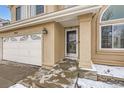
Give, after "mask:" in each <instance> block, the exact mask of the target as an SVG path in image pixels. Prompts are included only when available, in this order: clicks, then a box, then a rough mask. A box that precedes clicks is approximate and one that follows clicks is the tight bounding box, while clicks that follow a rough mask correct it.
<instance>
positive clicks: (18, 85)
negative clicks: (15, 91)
mask: <svg viewBox="0 0 124 93" xmlns="http://www.w3.org/2000/svg"><path fill="white" fill-rule="evenodd" d="M9 88H27V87H25V86H24V85H22V84H15V85H13V86H10V87H9Z"/></svg>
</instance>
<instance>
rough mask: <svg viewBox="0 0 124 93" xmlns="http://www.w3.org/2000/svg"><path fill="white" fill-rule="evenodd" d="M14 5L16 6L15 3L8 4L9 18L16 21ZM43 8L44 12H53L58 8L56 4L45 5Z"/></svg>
mask: <svg viewBox="0 0 124 93" xmlns="http://www.w3.org/2000/svg"><path fill="white" fill-rule="evenodd" d="M16 7H17V5H11V6H10V10H11V20H12V21H11V22H15V21H16ZM44 9H45V10H44V13H50V12H55V11H57V10H58V6H57V5H45V7H44ZM28 12H29V13H30V11H28ZM29 13H27V14H29ZM27 17H29V15H27ZM29 18H30V17H29Z"/></svg>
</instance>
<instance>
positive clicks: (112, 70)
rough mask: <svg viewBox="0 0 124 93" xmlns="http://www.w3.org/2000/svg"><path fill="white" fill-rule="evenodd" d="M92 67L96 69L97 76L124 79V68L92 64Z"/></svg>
mask: <svg viewBox="0 0 124 93" xmlns="http://www.w3.org/2000/svg"><path fill="white" fill-rule="evenodd" d="M94 67H95V68H96V71H97V73H98V74H101V75H108V76H113V77H119V78H124V67H117V66H106V65H96V64H94Z"/></svg>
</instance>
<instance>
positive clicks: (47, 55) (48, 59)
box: [0, 22, 55, 66]
mask: <svg viewBox="0 0 124 93" xmlns="http://www.w3.org/2000/svg"><path fill="white" fill-rule="evenodd" d="M54 24H55V23H54V22H51V23H46V24H42V25H37V26H32V27H26V28H22V29H17V30H12V31H8V32H3V33H0V37H10V36H18V35H25V34H31V33H41V31H42V30H43V28H44V27H45V28H46V29H47V30H48V34H47V35H44V36H43V38H44V39H43V62H42V63H43V65H48V66H51V65H53V64H54V50H53V49H54ZM41 58H42V57H41Z"/></svg>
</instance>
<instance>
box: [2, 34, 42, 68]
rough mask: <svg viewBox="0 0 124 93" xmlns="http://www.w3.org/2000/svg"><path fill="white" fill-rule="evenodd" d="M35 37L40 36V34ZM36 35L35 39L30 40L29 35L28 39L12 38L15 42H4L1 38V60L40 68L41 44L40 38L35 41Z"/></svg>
mask: <svg viewBox="0 0 124 93" xmlns="http://www.w3.org/2000/svg"><path fill="white" fill-rule="evenodd" d="M36 35H38V36H41V34H36ZM36 35H35V38H34V37H33V38H32V37H31V35H28V38H27V37H26V38H24V37H25V36H19V37H13V38H15V39H16V40H17V41H12V40H10V39H9V40H8V41H6V42H5V41H4V38H3V59H5V60H10V61H15V62H20V63H26V64H33V65H40V66H41V53H42V51H41V43H42V42H41V37H40V39H39V38H38V39H36ZM22 38H23V40H22ZM15 39H14V40H15Z"/></svg>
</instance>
